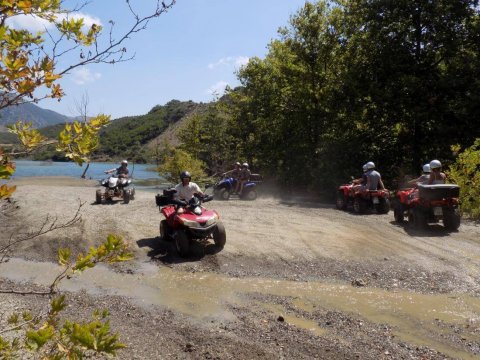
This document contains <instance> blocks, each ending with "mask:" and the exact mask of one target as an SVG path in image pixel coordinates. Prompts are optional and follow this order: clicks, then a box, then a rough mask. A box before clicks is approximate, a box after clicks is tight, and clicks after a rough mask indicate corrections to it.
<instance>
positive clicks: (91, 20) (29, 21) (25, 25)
mask: <svg viewBox="0 0 480 360" xmlns="http://www.w3.org/2000/svg"><path fill="white" fill-rule="evenodd" d="M66 17H67V16H66V14H59V15H58V17H57V22H61V21H62V20H63V19H65V18H66ZM68 17H69V18H70V19H79V18H83V23H84V30H86V29H89V28H90V27H91V26H92V25H93V24H97V25H102V22H101V21H100V19H99V18H96V17H92V16H90V15H87V14H82V13H74V14H70V15H69V16H68ZM7 25H8V26H11V27H13V28H15V29H25V30H28V31H32V32H35V31H44V30H45V29H47V30H49V29H52V28H53V24H52V23H50V22H48V21H47V20H44V19H42V18H39V17H38V16H36V15H17V16H13V17H11V18H8V19H7Z"/></svg>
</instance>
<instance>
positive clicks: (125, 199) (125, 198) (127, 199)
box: [123, 189, 132, 204]
mask: <svg viewBox="0 0 480 360" xmlns="http://www.w3.org/2000/svg"><path fill="white" fill-rule="evenodd" d="M131 197H132V193H131V191H130V189H128V190H124V191H123V203H124V204H128V203H129V202H130V199H131Z"/></svg>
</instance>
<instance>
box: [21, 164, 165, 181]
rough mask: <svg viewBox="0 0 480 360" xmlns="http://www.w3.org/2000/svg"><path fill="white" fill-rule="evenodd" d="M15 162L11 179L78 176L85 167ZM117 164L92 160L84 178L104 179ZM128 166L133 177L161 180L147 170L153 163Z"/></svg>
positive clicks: (155, 173)
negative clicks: (14, 169)
mask: <svg viewBox="0 0 480 360" xmlns="http://www.w3.org/2000/svg"><path fill="white" fill-rule="evenodd" d="M15 163H16V165H17V169H16V171H15V174H14V175H13V179H15V178H22V177H32V176H71V177H75V178H79V177H80V176H82V173H83V171H84V170H85V167H86V164H84V165H83V166H78V165H77V164H75V163H70V162H53V161H28V160H19V161H15ZM119 166H120V164H117V163H100V162H92V163H90V167H89V168H88V171H87V174H86V178H87V179H94V180H101V179H104V178H105V177H107V175H106V174H105V173H104V171H105V170H110V169H113V168H117V167H119ZM128 168H129V169H130V175H131V177H133V179H137V180H140V179H141V180H146V179H152V180H154V179H158V180H161V178H160V176H159V175H158V173H157V172H156V171H149V170H147V169H152V168H154V166H153V165H148V164H147V165H146V164H136V165H135V167H134V166H133V164H129V165H128Z"/></svg>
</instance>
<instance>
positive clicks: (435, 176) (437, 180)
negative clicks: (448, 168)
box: [428, 160, 447, 185]
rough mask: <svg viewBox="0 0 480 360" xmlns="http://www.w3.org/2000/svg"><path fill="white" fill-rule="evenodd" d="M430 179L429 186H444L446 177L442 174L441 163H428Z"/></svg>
mask: <svg viewBox="0 0 480 360" xmlns="http://www.w3.org/2000/svg"><path fill="white" fill-rule="evenodd" d="M429 165H430V170H431V173H430V178H429V179H428V184H429V185H436V184H445V179H446V178H447V177H446V175H445V174H444V173H443V172H442V163H441V162H440V161H439V160H432V161H430V164H429Z"/></svg>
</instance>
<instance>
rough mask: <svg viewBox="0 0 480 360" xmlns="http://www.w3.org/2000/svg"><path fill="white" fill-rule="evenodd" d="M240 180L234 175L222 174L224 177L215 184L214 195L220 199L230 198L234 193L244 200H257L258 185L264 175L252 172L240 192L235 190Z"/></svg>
mask: <svg viewBox="0 0 480 360" xmlns="http://www.w3.org/2000/svg"><path fill="white" fill-rule="evenodd" d="M238 181H239V180H238V179H236V178H234V177H230V176H222V178H221V179H220V180H219V181H218V182H217V183H215V184H214V185H213V196H214V197H215V198H216V199H219V200H228V199H230V197H232V195H238V197H239V198H240V199H242V200H255V199H256V198H257V196H258V193H257V188H258V185H259V184H261V183H262V176H261V175H260V174H250V176H249V179H248V180H247V181H245V183H244V184H243V188H242V190H241V192H240V193H239V194H237V193H236V192H235V190H236V189H237V182H238Z"/></svg>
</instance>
